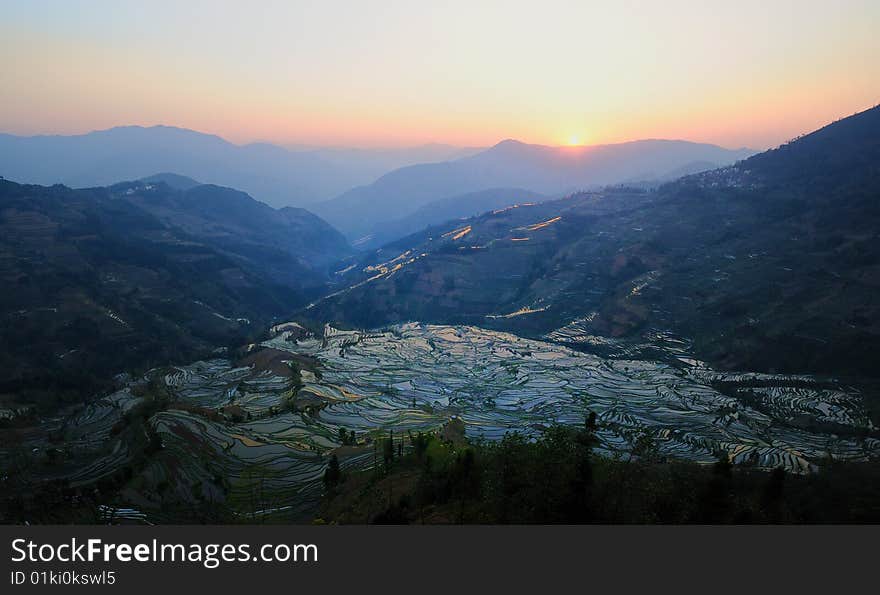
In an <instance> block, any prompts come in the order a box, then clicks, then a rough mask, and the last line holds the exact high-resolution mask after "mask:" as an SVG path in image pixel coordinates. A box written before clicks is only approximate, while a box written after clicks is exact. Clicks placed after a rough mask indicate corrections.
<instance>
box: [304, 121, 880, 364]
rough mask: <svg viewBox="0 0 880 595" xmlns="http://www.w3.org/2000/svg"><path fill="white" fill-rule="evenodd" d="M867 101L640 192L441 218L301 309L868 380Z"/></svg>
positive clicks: (878, 217)
mask: <svg viewBox="0 0 880 595" xmlns="http://www.w3.org/2000/svg"><path fill="white" fill-rule="evenodd" d="M878 139H880V107H878V108H874V109H871V110H868V111H866V112H863V113H860V114H857V115H855V116H852V117H850V118H847V119H844V120H841V121H839V122H836V123H834V124H831V125H829V126H827V127H825V128H823V129H821V130H819V131H816V132H814V133H812V134H810V135H807V136H804V137H802V138H799V139H796V140H795V141H793V142H791V143H789V144H787V145H784V146H782V147H780V148H778V149H775V150H772V151H768V152H765V153H762V154H760V155H756V156H753V157H751V158H749V159H746V160H744V161H741V162H739V163H737V164H736V165H733V166H729V167H725V168H721V169H716V170H712V171H709V172H703V173H699V174H696V175H692V176H687V177H685V178H682V179H680V180H677V181H675V182H672V183H669V184H666V185H664V186H662V187H660V188H659V189H657V190H656V191H634V190H630V189H610V190H605V191H600V192H590V193H579V194H575V195H572V196H571V197H569V198H566V199H563V200H557V201H550V202H544V203H541V204H538V205H534V206H521V207H519V208H513V209H507V210H503V211H500V212H492V213H487V214H484V215H481V216H479V217H475V218H472V219H468V220H465V221H457V222H452V223H449V224H447V225H445V227H444V228H443V229H437V228H432V229H428V230H425V231H423V232H420V233H417V234H414V235H412V236H409V237H407V238H404V239H401V240H399V241H397V242H395V243H393V244H391V245H388V246H386V247H383V248H382V249H380V250H378V251H375V252H373V253H371V254H369V255H368V256H366V257H365V258H364V259H363V260H362V261H361V262H360V263H359V266H355V267H352V268H351V269H350V270H349V271H347V272H346V273H344V274H340V275H339V276H340V277H342V279H341V280H340V288H339V289H338V290H337V291H336V292H334V293H333V294H331V295H330V296H328V297H326V298H325V299H323V300H320V301H318V302H317V303H316V304H314V305H313V306H312V307H310V308H309V309H308V310H306V311H305V313H306V314H307V315H309V316H311V317H313V318H316V319H320V320H327V321H334V322H337V323H340V324H349V325H355V326H364V327H373V326H376V325H382V324H386V323H394V322H401V321H409V320H420V321H425V322H445V323H467V324H475V325H480V326H484V327H492V328H499V329H507V330H514V331H516V332H520V333H524V334H527V335H532V336H542V335H545V334H547V333H555V334H554V335H553V336H554V337H564V338H565V339H566V341H567V342H570V343H575V344H582V345H587V344H589V343H595V342H596V340H595V339H593V338H591V337H596V336H598V337H604V338H603V339H600V340H599V342H601V341H605V340H607V339H608V338H611V339H613V338H627V337H640V336H642V335H644V334H649V333H653V332H656V331H658V330H659V331H669V330H671V331H673V332H675V333H677V334H679V335H680V336H682V337H685V338H686V339H687V340H689V341H692V342H693V347H694V350H695V351H696V353H697V354H698V355H699V357H701V358H703V359H705V360H707V361H709V362H711V363H712V364H714V365H716V366H720V367H722V368H726V369H753V370H765V371H785V372H813V373H829V374H858V375H867V376H877V373H878V370H880V365H878V364H880V362H878V358H877V353H880V297H878V296H880V241H878V240H880V237H878V235H880V231H878V230H880V202H878V197H880V142H878Z"/></svg>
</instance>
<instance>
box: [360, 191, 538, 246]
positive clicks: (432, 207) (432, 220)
mask: <svg viewBox="0 0 880 595" xmlns="http://www.w3.org/2000/svg"><path fill="white" fill-rule="evenodd" d="M545 200H548V197H546V196H544V195H543V194H538V193H537V192H532V191H531V190H523V189H522V188H490V189H488V190H481V191H479V192H468V193H467V194H461V195H458V196H449V197H446V198H441V199H439V200H435V201H433V202H429V203H428V204H426V205H424V206H422V207H419V208H418V209H417V210H416V211H415V212H414V213H411V214H409V215H407V216H405V217H401V218H400V219H395V220H393V221H383V222H380V223H377V224H376V226H375V227H374V228H373V230H372V231H371V233H370V234H368V235H367V236H365V237H364V238H363V239H362V240H361V241H359V242H358V243H357V246H358V247H359V248H362V249H369V248H379V247H381V246H383V245H384V244H387V243H389V242H393V241H395V240H397V239H399V238H402V237H405V236H408V235H410V234H413V233H416V232H419V231H421V230H423V229H425V228H426V227H430V226H432V225H438V224H442V223H446V222H448V221H452V220H454V219H464V218H467V217H473V216H475V215H479V214H481V213H485V212H486V211H494V210H497V209H503V208H506V207H509V206H511V205H515V204H520V203H537V202H543V201H545Z"/></svg>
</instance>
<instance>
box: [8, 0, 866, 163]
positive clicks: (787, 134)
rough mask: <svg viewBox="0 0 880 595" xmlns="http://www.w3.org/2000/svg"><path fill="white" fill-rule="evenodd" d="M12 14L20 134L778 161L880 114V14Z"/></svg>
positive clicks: (681, 10) (643, 8)
mask: <svg viewBox="0 0 880 595" xmlns="http://www.w3.org/2000/svg"><path fill="white" fill-rule="evenodd" d="M0 4H2V5H3V14H4V19H3V21H2V23H0V52H2V54H0V55H2V60H0V105H2V106H3V109H2V111H0V131H4V132H11V133H16V134H35V133H77V132H85V131H89V130H94V129H100V128H108V127H111V126H115V125H124V124H141V125H151V124H160V123H161V124H169V125H176V126H182V127H186V128H193V129H196V130H201V131H204V132H212V133H215V134H219V135H221V136H223V137H225V138H227V139H229V140H232V141H234V142H250V141H253V140H269V141H273V142H277V143H283V144H291V143H301V144H318V145H349V146H400V145H412V144H421V143H425V142H446V143H451V144H459V145H469V146H483V145H488V144H493V143H495V142H497V141H498V140H501V139H503V138H517V139H520V140H523V141H526V142H534V143H543V144H565V143H567V142H568V141H569V139H571V138H577V139H578V140H579V142H582V143H587V144H595V143H603V142H617V141H623V140H632V139H638V138H683V139H688V140H695V141H706V142H713V143H717V144H721V145H724V146H729V147H739V146H750V147H753V148H756V149H760V148H766V147H769V146H773V145H776V144H778V143H780V142H783V141H785V140H787V139H789V138H791V137H793V136H795V135H797V134H800V133H802V132H806V131H809V130H812V129H814V128H816V127H818V126H821V125H823V124H825V123H828V122H830V121H832V120H835V119H837V118H839V117H842V116H846V115H849V114H851V113H854V112H856V111H860V110H862V109H865V108H868V107H871V106H873V105H875V104H876V103H878V102H880V67H878V64H880V35H877V31H878V30H880V2H875V1H856V0H852V1H844V2H835V3H831V2H825V1H819V0H816V1H813V2H810V1H801V2H793V1H781V0H777V1H774V0H762V1H757V0H755V1H752V0H748V1H745V2H736V3H724V4H721V3H715V2H695V1H694V2H691V1H683V0H682V1H679V2H662V3H661V2H619V3H615V5H614V6H613V7H609V6H607V5H608V4H609V3H606V2H585V1H578V2H563V1H557V0H546V1H544V2H540V3H535V2H527V3H525V2H524V3H518V2H515V1H513V0H510V1H506V2H500V1H499V2H491V1H490V2H479V3H474V2H457V1H453V2H444V3H442V5H441V6H437V4H441V3H431V4H424V3H417V2H402V1H400V2H396V1H389V2H382V3H367V2H322V3H320V4H319V3H314V2H279V3H267V4H261V5H260V10H255V9H254V8H248V7H247V6H244V5H243V3H234V2H229V3H221V2H213V3H199V2H192V3H185V5H184V6H179V5H178V4H184V3H171V2H164V1H161V2H160V1H156V2H150V3H143V2H130V3H129V2H40V1H34V2H28V3H20V2H18V3H7V2H5V0H0ZM7 4H8V5H7Z"/></svg>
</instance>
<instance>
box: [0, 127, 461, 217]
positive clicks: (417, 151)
mask: <svg viewBox="0 0 880 595" xmlns="http://www.w3.org/2000/svg"><path fill="white" fill-rule="evenodd" d="M469 151H473V150H472V149H471V150H469V149H458V148H456V147H449V146H444V145H436V146H435V145H428V146H425V147H415V148H413V149H412V150H410V149H407V148H402V149H377V150H372V149H314V150H298V151H292V150H288V149H285V148H282V147H279V146H276V145H272V144H269V143H252V144H248V145H236V144H233V143H230V142H228V141H225V140H223V139H222V138H220V137H218V136H215V135H211V134H203V133H200V132H195V131H193V130H187V129H184V128H175V127H171V126H152V127H148V128H145V127H141V126H123V127H118V128H111V129H108V130H100V131H96V132H90V133H88V134H80V135H73V136H30V137H22V136H13V135H8V134H0V175H2V176H4V177H6V178H7V179H10V180H15V181H18V182H23V183H34V184H46V185H51V184H57V183H61V184H65V185H67V186H71V187H77V188H82V187H93V186H106V185H109V184H113V183H115V182H118V181H120V180H137V179H140V178H143V177H145V176H150V175H153V174H155V173H156V172H174V173H175V174H178V175H183V176H187V177H190V178H194V179H196V180H201V181H203V182H210V183H213V184H220V185H223V186H230V187H233V188H240V189H242V190H244V191H246V192H248V193H249V194H251V195H252V196H254V197H256V198H257V199H259V200H262V201H264V202H267V203H269V204H271V205H273V206H301V205H305V204H308V203H310V202H315V201H320V200H326V199H329V198H331V197H333V196H336V195H338V194H339V193H341V192H343V191H345V190H348V189H349V188H352V187H353V186H357V185H358V184H366V183H369V182H372V181H373V180H375V179H376V178H377V177H378V176H380V175H382V174H383V173H385V172H387V171H389V170H391V169H394V168H397V167H401V166H403V165H407V164H410V163H415V162H420V161H424V160H426V159H429V158H430V157H431V156H434V157H436V158H438V159H448V158H451V157H459V156H461V155H466V154H469Z"/></svg>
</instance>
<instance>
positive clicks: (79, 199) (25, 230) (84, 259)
mask: <svg viewBox="0 0 880 595" xmlns="http://www.w3.org/2000/svg"><path fill="white" fill-rule="evenodd" d="M221 205H223V208H222V209H220V208H218V207H220V206H221ZM236 205H237V207H238V208H237V209H233V206H236ZM142 207H143V208H142ZM148 211H153V212H154V213H155V215H154V214H151V213H150V212H148ZM273 213H274V215H273ZM273 221H274V223H273ZM233 222H237V223H238V225H237V226H233ZM261 226H266V227H267V234H266V236H267V238H269V239H267V240H266V241H265V242H260V241H259V229H260V227H261ZM273 226H274V227H273ZM325 233H326V234H327V240H326V242H325V243H324V244H321V240H320V238H318V237H317V236H318V235H321V234H325ZM248 234H251V235H248ZM334 234H335V232H333V231H332V230H331V229H330V228H329V226H326V224H324V223H323V222H320V220H318V219H317V218H316V217H314V216H313V215H311V214H307V213H302V212H299V211H294V210H291V211H287V210H285V211H274V210H272V209H270V208H269V207H266V206H265V205H261V204H260V203H256V201H253V200H252V199H250V198H248V197H247V196H246V195H243V194H241V193H237V192H235V191H232V190H229V189H218V188H216V187H211V186H198V187H196V188H193V189H192V190H189V191H186V192H182V191H175V190H172V189H170V188H169V187H168V186H166V185H165V184H157V185H149V184H142V183H132V184H123V185H117V186H114V187H113V188H110V189H107V188H93V189H88V190H71V189H70V188H67V187H64V186H51V187H44V186H32V185H19V184H15V183H13V182H9V181H5V180H0V280H2V283H3V286H4V287H5V291H3V293H2V297H0V320H2V322H0V343H2V345H3V349H2V352H0V369H2V370H3V374H2V376H0V399H2V401H3V403H4V405H9V404H10V403H11V404H13V405H14V404H18V405H28V404H34V403H44V404H55V403H56V402H57V401H58V400H61V401H63V400H65V399H74V400H76V399H80V398H82V397H83V396H86V395H89V394H91V393H93V392H94V391H95V390H97V389H99V388H101V387H103V386H106V385H107V383H108V381H109V380H110V379H111V378H112V376H113V375H114V374H117V373H119V372H122V371H126V370H138V369H145V368H147V367H151V366H155V365H160V364H165V363H168V362H172V361H185V360H189V359H191V358H194V357H201V356H205V355H207V354H209V353H210V352H211V351H212V350H214V349H216V348H217V347H219V346H224V345H227V344H229V343H235V344H238V343H240V342H241V340H242V339H243V337H246V336H249V335H252V334H254V333H258V332H260V331H261V330H262V328H263V326H264V325H265V324H266V323H267V322H269V321H270V320H271V319H272V318H273V317H274V316H278V315H282V314H284V313H285V312H289V311H290V310H291V309H293V308H295V307H296V306H297V305H298V304H302V303H303V302H304V301H305V300H306V299H308V298H309V297H313V296H314V295H315V294H316V292H318V291H320V288H321V286H322V283H323V279H324V277H323V273H322V272H320V270H319V269H314V268H312V267H310V266H306V265H305V264H299V265H298V268H294V269H291V271H293V272H288V276H287V278H282V275H280V274H276V273H278V270H280V269H279V268H277V267H281V266H282V265H283V266H284V267H289V265H290V264H291V263H292V262H294V261H297V262H298V261H299V260H301V257H294V256H293V255H292V254H291V253H289V252H283V250H282V248H283V247H284V246H286V247H287V249H289V250H294V249H296V248H295V246H299V247H301V248H303V250H311V251H307V252H306V256H308V255H312V254H316V253H320V252H321V250H323V249H324V248H325V247H327V246H328V245H329V246H336V247H338V248H339V249H340V250H342V251H343V252H342V253H344V250H346V249H347V246H346V245H345V243H344V241H343V240H342V239H341V237H339V236H338V234H335V235H334ZM282 241H285V242H286V244H282ZM269 242H275V243H274V244H272V243H269ZM270 253H271V254H275V255H276V256H277V258H278V259H279V260H278V262H277V263H273V262H267V261H266V255H267V254H270ZM335 254H336V255H337V256H338V255H339V254H341V253H340V252H337V253H335ZM325 256H329V254H325Z"/></svg>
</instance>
